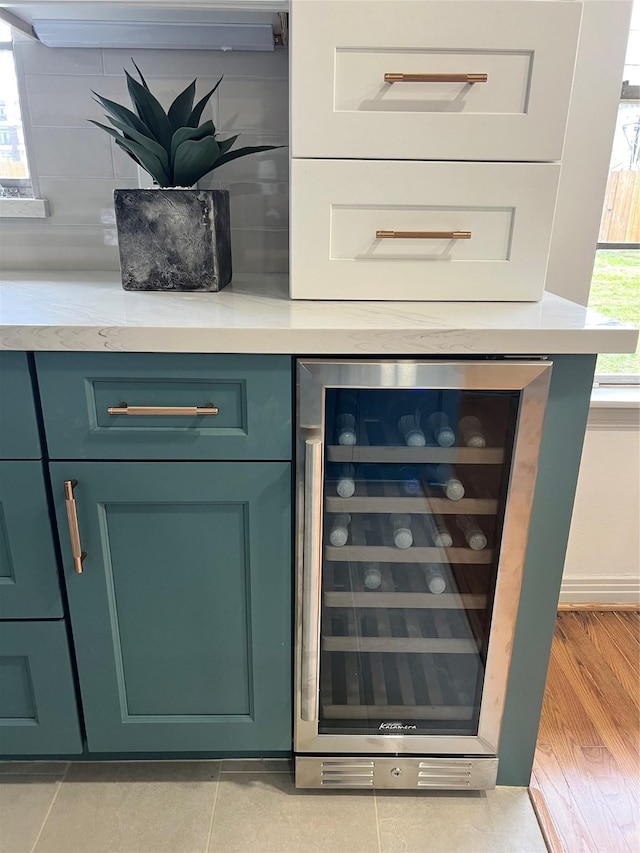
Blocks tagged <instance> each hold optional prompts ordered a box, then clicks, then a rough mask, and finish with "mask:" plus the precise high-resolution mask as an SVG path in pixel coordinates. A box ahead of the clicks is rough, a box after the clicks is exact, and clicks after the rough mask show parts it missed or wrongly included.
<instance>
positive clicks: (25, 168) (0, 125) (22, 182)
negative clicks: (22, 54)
mask: <svg viewBox="0 0 640 853" xmlns="http://www.w3.org/2000/svg"><path fill="white" fill-rule="evenodd" d="M0 196H4V197H6V196H17V197H32V196H33V191H32V188H31V181H30V180H29V164H28V162H27V151H26V148H25V144H24V133H23V129H22V116H21V114H20V100H19V97H18V82H17V79H16V69H15V64H14V59H13V43H12V40H11V28H10V27H9V26H7V25H6V24H3V23H2V22H0Z"/></svg>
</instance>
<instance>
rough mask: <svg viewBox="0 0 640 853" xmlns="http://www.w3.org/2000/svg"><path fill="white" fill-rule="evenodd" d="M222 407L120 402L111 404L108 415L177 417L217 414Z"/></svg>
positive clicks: (210, 404)
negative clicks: (144, 404)
mask: <svg viewBox="0 0 640 853" xmlns="http://www.w3.org/2000/svg"><path fill="white" fill-rule="evenodd" d="M219 412H220V409H219V408H218V407H217V406H214V405H213V403H207V405H206V406H130V405H129V404H128V403H120V405H119V406H109V408H108V409H107V414H108V415H133V416H135V417H141V416H143V417H144V416H147V415H172V416H176V417H189V416H194V415H217V414H218V413H219Z"/></svg>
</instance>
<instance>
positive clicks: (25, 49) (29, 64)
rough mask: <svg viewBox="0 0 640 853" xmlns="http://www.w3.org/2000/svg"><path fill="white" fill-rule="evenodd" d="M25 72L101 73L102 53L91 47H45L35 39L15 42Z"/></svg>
mask: <svg viewBox="0 0 640 853" xmlns="http://www.w3.org/2000/svg"><path fill="white" fill-rule="evenodd" d="M14 49H15V51H16V54H17V55H19V57H20V59H21V60H22V67H23V69H24V73H25V74H73V75H74V76H80V75H83V74H88V75H90V74H102V53H101V51H100V50H96V49H93V48H62V47H45V46H44V45H43V44H39V43H38V42H35V41H31V40H29V41H21V42H15V45H14Z"/></svg>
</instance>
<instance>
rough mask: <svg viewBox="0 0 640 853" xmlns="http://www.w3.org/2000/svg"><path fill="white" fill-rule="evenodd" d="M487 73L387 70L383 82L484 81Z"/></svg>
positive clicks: (486, 78)
mask: <svg viewBox="0 0 640 853" xmlns="http://www.w3.org/2000/svg"><path fill="white" fill-rule="evenodd" d="M488 79H489V75H488V74H403V73H402V72H399V71H398V72H395V71H394V72H387V73H386V74H385V75H384V82H385V83H486V82H487V80H488Z"/></svg>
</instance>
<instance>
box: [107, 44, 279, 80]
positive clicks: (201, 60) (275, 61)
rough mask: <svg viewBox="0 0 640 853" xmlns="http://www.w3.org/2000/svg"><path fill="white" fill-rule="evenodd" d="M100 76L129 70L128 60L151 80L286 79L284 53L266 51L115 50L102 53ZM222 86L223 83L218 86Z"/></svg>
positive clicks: (130, 67)
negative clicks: (223, 77) (182, 78)
mask: <svg viewBox="0 0 640 853" xmlns="http://www.w3.org/2000/svg"><path fill="white" fill-rule="evenodd" d="M103 55H104V73H105V74H118V75H121V74H122V69H123V68H127V69H128V70H133V66H132V64H131V61H130V60H131V57H133V58H134V59H135V61H136V62H137V63H138V65H139V66H140V70H141V71H142V73H143V74H144V76H145V78H147V77H148V78H152V77H189V78H190V79H193V78H194V77H198V78H199V77H214V78H216V79H217V78H218V77H220V76H221V75H222V74H224V75H226V76H230V77H258V78H264V77H271V78H273V77H285V78H286V77H288V73H289V57H288V51H286V50H284V49H283V50H280V49H278V50H274V51H273V53H270V52H265V53H263V52H259V51H256V52H249V51H224V52H223V51H221V50H115V49H108V50H104V51H103ZM222 85H223V86H224V85H225V84H224V83H222Z"/></svg>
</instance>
